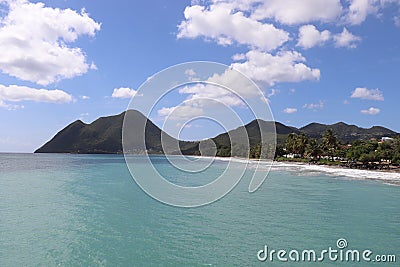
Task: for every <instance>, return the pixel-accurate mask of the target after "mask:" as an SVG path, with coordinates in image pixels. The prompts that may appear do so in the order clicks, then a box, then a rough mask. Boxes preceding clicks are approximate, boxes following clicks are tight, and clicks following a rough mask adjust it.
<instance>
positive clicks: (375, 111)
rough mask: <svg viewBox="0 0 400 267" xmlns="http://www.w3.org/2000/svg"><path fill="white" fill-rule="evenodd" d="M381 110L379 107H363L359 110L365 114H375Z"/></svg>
mask: <svg viewBox="0 0 400 267" xmlns="http://www.w3.org/2000/svg"><path fill="white" fill-rule="evenodd" d="M380 112H381V110H380V109H379V108H373V107H371V108H369V109H363V110H361V113H362V114H367V115H377V114H379V113H380Z"/></svg>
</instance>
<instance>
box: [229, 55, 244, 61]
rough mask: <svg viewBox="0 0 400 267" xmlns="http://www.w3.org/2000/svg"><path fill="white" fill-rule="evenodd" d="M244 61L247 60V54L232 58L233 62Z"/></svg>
mask: <svg viewBox="0 0 400 267" xmlns="http://www.w3.org/2000/svg"><path fill="white" fill-rule="evenodd" d="M244 59H246V55H245V54H234V55H233V56H232V60H233V61H241V60H244Z"/></svg>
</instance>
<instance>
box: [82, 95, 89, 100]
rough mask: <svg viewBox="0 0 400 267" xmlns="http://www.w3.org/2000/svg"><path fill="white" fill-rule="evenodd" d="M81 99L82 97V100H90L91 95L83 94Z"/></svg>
mask: <svg viewBox="0 0 400 267" xmlns="http://www.w3.org/2000/svg"><path fill="white" fill-rule="evenodd" d="M81 99H82V100H88V99H90V96H87V95H82V96H81Z"/></svg>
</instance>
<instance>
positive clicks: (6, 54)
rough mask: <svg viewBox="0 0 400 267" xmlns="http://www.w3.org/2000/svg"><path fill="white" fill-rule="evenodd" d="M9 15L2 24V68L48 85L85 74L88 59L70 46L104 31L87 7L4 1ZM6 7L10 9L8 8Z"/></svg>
mask: <svg viewBox="0 0 400 267" xmlns="http://www.w3.org/2000/svg"><path fill="white" fill-rule="evenodd" d="M2 2H3V3H5V5H3V10H1V11H2V12H4V13H6V14H7V15H6V16H4V17H3V18H2V19H1V24H0V69H1V70H2V71H3V73H6V74H8V75H10V76H13V77H16V78H19V79H22V80H27V81H31V82H34V83H37V84H40V85H48V84H50V83H53V82H56V81H58V80H61V79H65V78H72V77H75V76H78V75H82V74H84V73H86V72H87V71H88V69H89V68H95V65H94V63H92V64H91V65H89V64H88V63H87V62H86V55H85V53H84V52H83V51H82V50H81V49H80V48H79V47H69V46H68V44H70V43H73V42H75V41H76V40H77V38H78V37H79V36H82V35H89V36H94V35H95V33H96V31H99V30H100V24H99V23H97V22H95V21H94V20H93V19H92V18H90V17H89V15H88V14H87V13H86V11H85V10H82V11H81V12H80V13H78V12H76V11H74V10H71V9H59V8H50V7H46V6H45V5H44V4H43V3H40V2H39V3H30V2H28V1H27V0H19V1H11V0H9V1H2ZM4 7H6V9H7V10H4Z"/></svg>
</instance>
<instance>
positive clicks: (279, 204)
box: [0, 154, 400, 266]
mask: <svg viewBox="0 0 400 267" xmlns="http://www.w3.org/2000/svg"><path fill="white" fill-rule="evenodd" d="M138 160H140V157H138ZM153 163H154V164H155V166H156V167H157V169H159V170H160V172H163V173H164V174H165V175H166V176H167V177H169V179H171V180H172V181H173V182H175V183H177V184H180V183H181V184H187V185H201V184H206V183H208V182H210V181H211V180H212V175H211V174H212V173H214V174H218V173H221V172H222V171H223V169H224V168H225V167H226V162H224V161H220V162H219V161H217V162H216V163H215V164H214V165H213V166H212V167H211V169H209V170H208V173H207V174H203V175H202V174H198V175H194V176H190V178H188V176H187V175H186V174H185V173H183V172H180V171H178V170H176V169H174V168H171V166H170V165H169V164H168V162H167V161H166V159H165V158H163V157H161V156H156V157H153ZM235 164H238V165H239V164H242V163H239V162H238V163H235ZM249 181H250V174H249V173H247V174H246V175H245V177H244V178H243V179H242V181H241V182H240V183H239V184H238V186H237V187H236V188H235V189H234V190H233V191H232V192H231V193H230V194H228V195H227V196H226V197H224V198H222V199H221V200H219V201H217V202H215V203H213V204H211V205H208V206H205V207H200V208H191V209H185V208H176V207H171V206H168V205H165V204H162V203H160V202H157V201H156V200H154V199H152V198H151V197H149V196H148V195H146V194H145V193H144V192H143V191H142V190H141V189H140V188H139V187H138V186H137V185H136V183H135V182H134V181H133V179H132V178H131V176H130V173H129V171H128V169H127V167H126V165H125V162H124V158H123V156H118V155H59V154H51V155H50V154H49V155H33V154H0V266H321V265H322V266H399V262H400V187H399V186H393V185H388V184H385V183H382V182H379V181H369V180H352V179H348V178H346V177H341V176H332V175H330V176H327V175H323V174H321V173H318V172H305V171H298V170H297V171H296V170H291V169H290V168H284V169H279V168H278V169H276V168H274V169H273V170H272V171H271V172H270V174H269V176H268V178H267V180H266V182H265V183H264V184H263V186H262V187H261V188H260V189H259V190H258V191H256V192H255V193H252V194H250V193H248V192H247V188H248V184H249ZM339 238H345V239H346V240H347V243H348V248H351V249H358V250H360V251H362V250H365V249H369V250H371V251H373V253H374V254H373V255H375V254H382V255H383V254H393V255H396V256H397V262H396V263H376V262H375V263H373V262H359V263H356V262H340V261H336V262H333V261H329V260H327V259H326V260H325V261H323V262H279V261H277V260H276V259H274V261H273V262H271V261H269V260H267V261H266V262H260V261H259V260H258V259H257V252H258V251H259V250H261V249H263V248H264V246H265V245H267V246H268V247H269V248H270V249H275V250H279V249H284V250H287V251H290V250H292V249H297V250H300V251H301V250H305V249H309V250H310V249H313V250H315V251H321V250H323V249H328V248H329V247H332V248H337V247H336V241H337V240H338V239H339Z"/></svg>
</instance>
